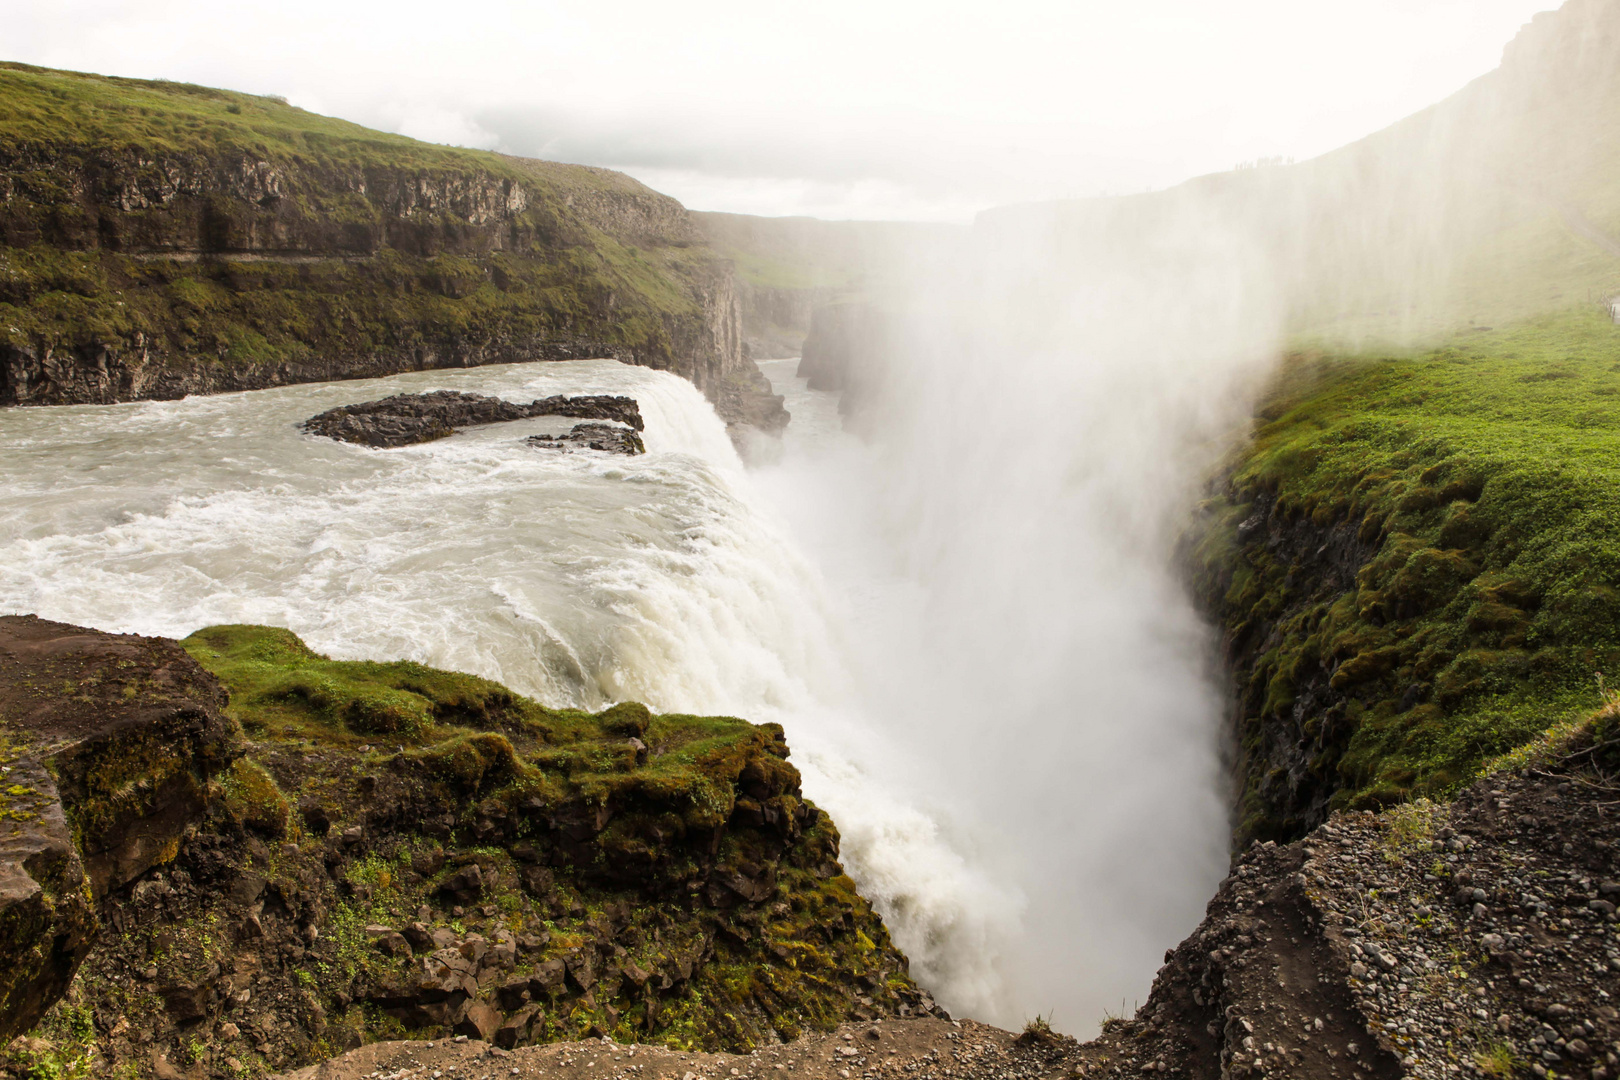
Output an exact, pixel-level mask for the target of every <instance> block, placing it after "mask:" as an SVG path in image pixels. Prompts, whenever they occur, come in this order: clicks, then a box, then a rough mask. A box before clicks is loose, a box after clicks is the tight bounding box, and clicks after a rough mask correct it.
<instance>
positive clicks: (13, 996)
mask: <svg viewBox="0 0 1620 1080" xmlns="http://www.w3.org/2000/svg"><path fill="white" fill-rule="evenodd" d="M224 704H225V691H224V690H223V689H222V688H221V687H220V685H219V682H218V680H216V679H215V678H214V677H213V676H212V675H210V674H209V673H208V672H206V671H204V670H203V669H202V668H201V667H199V666H198V665H197V663H196V662H195V661H194V660H192V659H191V657H190V656H188V655H187V654H186V653H185V652H184V651H183V650H181V649H180V648H179V647H178V646H177V645H175V644H174V643H173V642H171V641H166V640H163V639H161V638H145V637H138V636H135V635H126V634H104V633H101V632H99V631H95V630H85V629H82V628H79V627H74V626H66V625H64V624H62V623H54V622H47V621H46V620H44V619H39V618H35V617H33V616H4V617H0V769H3V773H0V1044H3V1043H4V1042H6V1041H7V1040H9V1039H10V1038H11V1037H12V1036H14V1035H17V1034H19V1033H21V1032H24V1031H27V1030H28V1029H29V1028H30V1027H32V1026H33V1025H34V1024H35V1023H36V1022H37V1021H38V1020H39V1018H40V1017H41V1016H42V1015H43V1014H44V1013H45V1011H46V1010H47V1009H48V1008H49V1007H50V1006H51V1005H52V1004H54V1003H55V1002H56V1000H57V999H58V998H59V997H61V995H62V994H63V993H64V992H65V991H66V990H67V988H68V985H69V983H70V982H71V981H72V979H73V975H74V972H75V971H76V970H77V969H78V967H79V964H80V963H81V962H82V961H83V960H84V958H85V955H86V954H87V953H88V952H89V951H90V947H91V945H92V944H93V943H94V941H95V939H96V936H97V931H98V929H99V927H98V922H97V918H96V913H95V908H94V905H95V904H97V903H98V902H100V901H101V900H102V898H104V897H105V896H106V895H107V894H108V893H109V892H110V891H113V890H116V889H119V888H121V887H122V886H124V885H126V884H128V883H129V882H130V881H133V880H134V879H135V878H137V877H139V876H140V875H142V874H144V873H146V872H147V871H148V870H149V869H151V868H152V867H153V866H156V865H159V864H161V863H164V862H167V861H169V860H171V859H173V858H174V857H175V855H176V853H177V852H178V850H179V847H180V844H181V841H182V838H183V837H184V835H185V834H186V832H187V831H188V830H189V829H190V828H191V827H193V826H194V825H195V824H196V822H197V821H198V820H200V819H201V818H202V817H203V816H204V813H205V810H206V807H207V804H208V790H209V784H210V781H211V780H212V779H213V778H214V777H215V776H216V775H217V774H218V773H219V772H220V771H221V770H222V769H224V768H225V766H226V765H228V764H229V763H230V761H231V760H232V758H233V757H234V756H235V755H236V754H237V753H238V744H239V741H240V740H239V737H238V733H237V728H236V725H235V724H233V723H232V722H231V721H229V720H228V719H226V718H225V716H224V715H223V713H222V712H221V710H222V709H223V707H224Z"/></svg>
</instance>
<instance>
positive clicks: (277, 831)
mask: <svg viewBox="0 0 1620 1080" xmlns="http://www.w3.org/2000/svg"><path fill="white" fill-rule="evenodd" d="M220 787H221V789H222V792H223V796H224V798H223V806H224V810H225V812H226V814H228V815H229V816H230V818H231V820H232V821H234V822H235V823H236V824H237V825H239V826H241V827H243V828H246V829H251V830H253V831H254V832H257V833H261V834H263V835H265V836H269V837H273V838H275V839H280V838H281V837H283V836H286V835H287V825H288V822H289V820H290V818H291V815H292V810H291V807H290V806H288V804H287V798H286V796H285V795H283V794H282V793H281V788H280V787H279V786H277V784H276V781H275V777H273V776H271V775H270V774H269V772H267V771H266V770H265V768H264V766H262V765H260V764H259V763H258V762H256V761H252V760H250V759H248V758H239V759H238V760H237V761H235V762H233V763H232V765H231V767H230V768H229V769H227V770H226V771H225V774H224V775H223V776H221V777H220Z"/></svg>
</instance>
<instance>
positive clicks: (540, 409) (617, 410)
mask: <svg viewBox="0 0 1620 1080" xmlns="http://www.w3.org/2000/svg"><path fill="white" fill-rule="evenodd" d="M537 416H568V417H577V418H579V419H582V420H611V421H615V422H617V423H620V424H625V425H628V426H629V427H630V428H632V429H634V430H635V431H641V430H642V429H643V428H644V427H645V424H644V423H643V421H642V419H641V409H640V407H639V406H638V405H637V404H636V401H635V399H634V398H628V397H618V396H614V395H610V394H586V395H581V396H579V397H565V396H563V395H561V394H558V395H555V396H553V397H548V398H541V399H540V400H538V401H532V402H530V403H529V404H527V405H522V404H519V403H517V402H514V401H504V400H502V399H501V398H496V397H487V396H485V395H483V394H463V393H458V392H456V391H454V390H435V391H433V392H432V393H428V394H395V395H394V396H393V397H386V398H383V399H381V400H380V401H366V402H362V403H360V404H358V405H343V406H340V407H338V408H336V409H328V410H327V411H326V412H323V413H321V414H320V415H318V416H312V417H310V418H309V419H308V420H306V421H304V425H303V427H304V430H305V431H307V432H309V433H310V434H311V435H325V436H326V437H327V438H331V439H337V440H338V441H339V442H352V443H360V444H361V445H363V446H373V447H379V448H382V447H393V446H410V445H413V444H415V443H424V442H432V441H433V440H435V439H443V438H446V437H447V436H450V435H454V434H455V432H456V429H457V428H464V427H473V426H476V425H478V424H499V423H504V422H506V421H509V420H528V419H531V418H533V417H537ZM581 426H582V427H583V426H587V425H581ZM588 426H591V427H604V425H588ZM579 430H580V428H579V427H576V428H575V429H574V433H572V434H570V435H567V436H564V438H566V439H572V438H574V437H575V435H576V434H578V432H579ZM635 441H636V442H637V443H639V442H640V440H639V439H637V440H635ZM621 452H623V453H631V452H640V451H621Z"/></svg>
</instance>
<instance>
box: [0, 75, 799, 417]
mask: <svg viewBox="0 0 1620 1080" xmlns="http://www.w3.org/2000/svg"><path fill="white" fill-rule="evenodd" d="M0 86H4V88H5V90H6V96H7V99H8V100H9V101H11V102H12V105H11V107H10V108H9V109H8V108H5V107H0V310H3V311H4V313H5V316H6V317H5V318H4V319H3V320H0V322H3V323H4V329H3V331H0V404H64V403H76V402H107V401H125V400H133V399H140V398H167V397H177V396H181V395H184V394H189V393H209V392H215V391H220V390H240V389H250V388H255V387H262V386H271V385H277V384H280V383H287V382H302V381H313V380H323V379H337V378H354V377H364V376H372V375H381V374H387V373H391V372H397V371H408V370H418V369H423V368H437V367H461V366H471V365H478V364H490V363H508V362H517V361H526V360H548V359H572V358H581V357H601V356H613V357H617V358H618V359H620V360H623V361H625V362H627V363H636V364H644V365H647V366H650V367H656V368H661V369H665V370H669V371H673V372H675V373H677V374H679V375H682V376H684V377H686V378H688V379H690V380H692V382H694V383H695V384H697V385H698V386H699V387H700V388H701V389H702V390H703V391H704V392H705V393H706V394H707V395H708V396H709V397H710V399H711V400H714V401H715V402H716V403H717V404H720V405H723V406H725V407H726V408H727V409H728V411H729V412H730V413H731V414H732V415H728V416H727V417H726V418H727V419H728V420H729V421H733V422H760V421H762V420H763V422H766V423H771V422H776V423H777V426H780V423H783V422H785V414H781V415H777V414H780V408H779V407H778V408H777V409H775V410H774V411H773V410H772V409H771V408H770V407H769V406H770V402H769V401H761V402H753V401H752V400H751V399H752V398H754V397H758V396H763V397H765V398H768V397H769V394H768V386H767V385H766V384H764V383H763V381H762V380H760V378H759V376H758V374H757V372H756V371H755V370H754V369H753V367H752V365H751V364H750V363H749V362H748V361H747V360H746V359H745V358H744V356H743V350H742V338H741V330H740V318H741V315H740V310H739V304H738V299H737V294H736V288H735V284H734V282H733V280H732V274H731V268H730V266H729V264H728V263H727V262H725V261H724V260H721V259H719V258H717V257H715V256H714V255H713V254H712V253H711V252H710V251H709V250H708V249H707V248H706V246H705V244H704V242H703V239H702V237H701V236H700V235H699V234H698V233H697V231H696V229H695V228H694V227H693V225H692V223H691V221H690V219H689V217H688V215H687V214H686V211H685V210H684V209H683V208H682V207H681V206H680V204H679V203H677V202H675V201H674V200H673V199H669V198H667V197H665V196H662V195H659V194H657V193H656V192H653V191H651V190H649V189H647V188H645V187H643V186H641V185H640V184H637V183H636V182H634V181H632V180H630V179H629V178H628V177H624V176H620V175H618V174H615V173H610V172H607V171H606V170H600V169H588V168H583V167H575V166H559V165H552V164H549V163H545V162H537V161H525V160H522V159H516V158H507V157H501V156H498V155H493V154H476V153H471V152H464V151H456V150H451V149H449V148H444V147H431V146H426V145H424V144H419V143H413V142H411V141H410V140H405V139H398V138H395V137H390V136H385V135H381V134H380V133H376V132H367V131H365V130H364V129H361V128H357V127H354V126H353V125H342V124H339V123H338V122H335V121H328V120H326V119H325V118H320V117H312V116H310V115H309V114H306V113H302V112H300V111H299V110H295V109H291V108H289V107H287V106H285V105H282V104H279V103H277V102H274V101H270V100H268V99H261V98H251V97H249V96H247V95H239V94H229V93H227V92H224V91H211V90H206V89H203V88H199V87H189V88H175V87H172V86H171V85H169V84H153V83H138V82H134V81H132V80H102V79H95V78H94V77H89V76H76V75H70V74H67V73H60V72H48V71H42V70H40V69H25V68H19V67H17V66H14V65H13V66H10V67H4V68H0ZM30 106H32V107H33V108H30ZM41 113H43V115H45V116H46V117H48V118H50V119H51V120H53V123H52V124H50V125H46V126H41V125H39V124H38V123H37V121H38V119H39V116H40V114H41ZM197 113H200V114H201V116H200V118H199V117H197V116H196V115H194V114H197ZM132 115H134V116H136V117H138V119H135V120H132V119H130V117H131V116H132ZM165 124H169V125H171V128H165ZM120 125H122V126H120ZM199 129H200V130H201V131H202V132H203V133H204V134H198V131H199ZM289 132H290V134H289ZM723 391H724V392H723ZM778 406H779V403H778ZM744 414H746V416H745V415H744Z"/></svg>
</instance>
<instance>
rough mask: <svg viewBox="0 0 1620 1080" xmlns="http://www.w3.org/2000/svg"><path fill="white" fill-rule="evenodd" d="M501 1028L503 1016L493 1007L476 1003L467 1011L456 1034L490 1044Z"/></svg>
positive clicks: (481, 1002)
mask: <svg viewBox="0 0 1620 1080" xmlns="http://www.w3.org/2000/svg"><path fill="white" fill-rule="evenodd" d="M500 1026H501V1014H500V1012H499V1011H497V1010H496V1008H495V1007H494V1006H493V1005H490V1004H488V1003H487V1002H483V1001H475V1002H473V1003H472V1004H471V1005H469V1006H467V1011H466V1013H464V1014H463V1015H462V1017H461V1020H460V1021H459V1022H458V1023H457V1024H456V1034H457V1035H465V1036H467V1038H469V1039H480V1040H482V1041H484V1042H489V1041H490V1040H491V1039H493V1038H494V1037H495V1032H496V1031H497V1030H499V1028H500Z"/></svg>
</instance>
